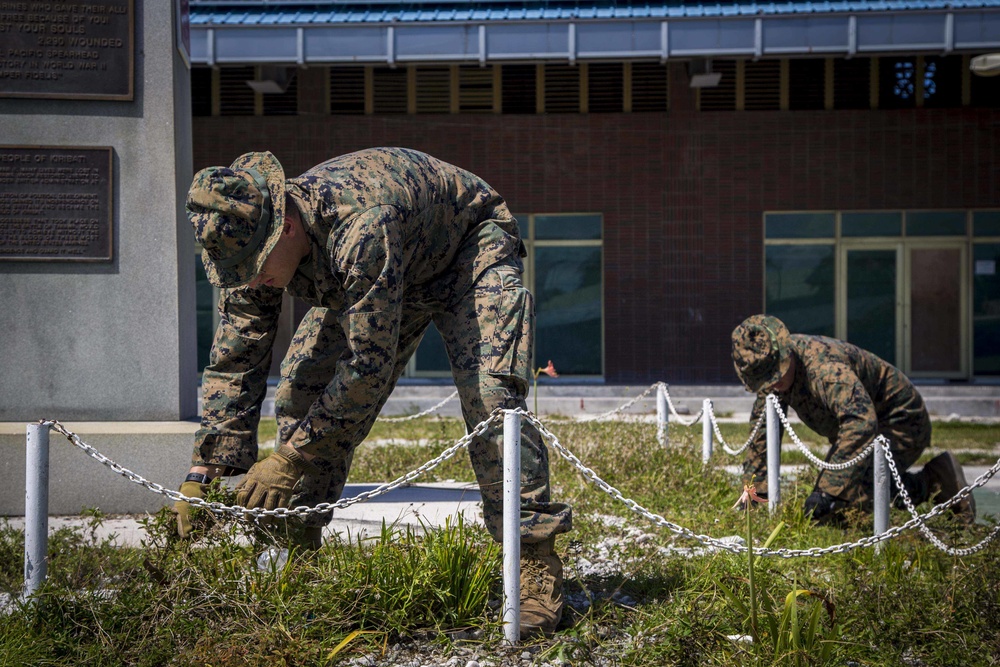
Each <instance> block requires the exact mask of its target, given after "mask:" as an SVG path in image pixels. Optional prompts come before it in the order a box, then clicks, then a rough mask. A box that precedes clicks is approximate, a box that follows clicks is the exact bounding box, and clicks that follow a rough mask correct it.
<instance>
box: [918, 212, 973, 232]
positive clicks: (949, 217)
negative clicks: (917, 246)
mask: <svg viewBox="0 0 1000 667" xmlns="http://www.w3.org/2000/svg"><path fill="white" fill-rule="evenodd" d="M906 235H907V236H965V211H911V212H908V213H907V214H906Z"/></svg>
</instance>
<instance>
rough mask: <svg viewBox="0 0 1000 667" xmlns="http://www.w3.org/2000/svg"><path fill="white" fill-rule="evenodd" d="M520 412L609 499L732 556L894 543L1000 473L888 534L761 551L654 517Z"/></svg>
mask: <svg viewBox="0 0 1000 667" xmlns="http://www.w3.org/2000/svg"><path fill="white" fill-rule="evenodd" d="M516 412H518V413H520V414H521V415H523V416H524V417H526V418H527V419H528V421H530V422H531V423H532V424H534V426H535V428H537V429H538V432H539V433H541V434H542V436H543V437H544V438H545V439H546V442H547V443H548V444H549V446H551V447H552V448H553V449H555V450H556V451H557V452H558V453H559V454H560V455H561V456H562V457H563V458H564V459H566V460H567V461H569V462H570V463H571V464H572V465H573V466H574V467H575V468H576V469H577V470H578V471H579V472H580V473H581V474H582V475H583V476H584V477H586V478H587V479H589V480H590V481H591V482H593V483H594V484H595V485H596V486H597V487H598V488H600V489H601V490H602V491H604V492H605V493H607V494H608V495H609V496H611V497H612V498H614V499H615V500H618V501H619V502H621V503H623V504H624V505H625V506H626V507H628V508H629V509H630V510H632V511H633V512H635V513H636V514H638V515H640V516H642V517H645V518H646V519H648V520H649V521H651V522H653V523H654V524H656V525H658V526H661V527H663V528H666V529H668V530H670V531H671V532H673V533H675V534H677V535H680V536H682V537H686V538H689V539H693V540H696V541H698V542H701V543H702V544H705V545H708V546H711V547H714V548H716V549H719V550H721V551H728V552H730V553H735V554H741V553H746V552H747V550H748V549H751V548H752V549H753V553H754V555H755V556H765V557H778V558H786V559H787V558H802V557H809V558H818V557H820V556H825V555H827V554H834V553H847V552H848V551H851V550H853V549H857V548H863V547H870V546H873V545H876V544H879V543H880V542H885V541H887V540H890V539H892V538H894V537H896V536H897V535H899V534H901V533H903V532H906V531H908V530H911V529H913V528H914V527H916V526H917V525H918V524H920V523H921V522H922V521H925V520H926V519H930V518H933V517H935V516H937V515H939V514H941V513H942V512H944V511H945V510H947V508H948V507H950V506H951V505H952V504H953V503H955V502H958V501H959V500H961V498H963V497H965V496H966V495H968V494H970V493H972V490H973V489H975V488H978V487H980V486H982V485H984V484H985V483H986V482H987V481H989V479H990V478H991V477H992V476H993V475H994V474H995V472H996V471H997V470H1000V461H997V463H996V465H994V467H993V468H992V469H991V470H990V471H988V472H987V473H984V474H983V475H981V476H980V477H979V478H978V479H976V481H975V482H974V483H973V484H970V485H969V486H967V487H966V488H964V489H962V490H961V491H960V492H959V493H958V495H956V497H955V498H952V499H951V500H949V501H948V502H946V503H942V504H941V505H937V506H936V507H934V508H933V509H932V510H930V511H929V512H928V513H927V514H925V515H923V516H922V517H921V516H919V515H918V516H917V517H916V518H913V519H911V520H910V521H907V522H906V523H905V524H903V525H901V526H895V527H893V528H890V529H889V530H887V531H886V532H884V533H879V534H878V535H870V536H868V537H864V538H861V539H860V540H857V541H855V542H843V543H841V544H834V545H831V546H828V547H812V548H809V549H758V548H753V547H747V546H743V545H737V544H733V543H731V542H726V541H723V540H719V539H717V538H714V537H710V536H708V535H700V534H698V533H695V532H694V531H692V530H690V529H688V528H684V527H683V526H680V525H678V524H675V523H672V522H670V521H667V520H666V519H665V518H663V517H662V516H660V515H659V514H654V513H653V512H651V511H649V510H648V509H646V508H645V507H643V506H642V505H640V504H639V503H637V502H636V501H634V500H632V499H630V498H626V497H625V496H624V495H622V493H621V491H619V490H618V489H616V488H615V487H613V486H611V485H610V484H608V483H607V482H606V481H604V480H603V479H601V478H600V477H599V476H598V475H597V473H595V472H594V471H593V470H591V469H590V468H588V467H587V466H585V465H584V464H583V463H582V462H581V461H580V459H578V458H577V457H576V456H575V455H574V454H573V453H572V452H570V451H569V450H568V449H566V447H565V446H563V445H562V444H561V443H560V442H559V439H558V438H557V437H556V436H555V435H554V434H553V433H552V432H551V431H549V430H548V429H547V428H545V426H544V425H543V424H542V423H541V422H540V421H539V420H538V419H536V418H535V417H534V415H532V414H531V413H528V412H525V411H523V410H517V411H516ZM994 532H996V531H994ZM990 539H992V535H991V537H989V538H987V540H986V542H988V541H989V540H990ZM983 546H985V545H983ZM979 548H982V547H979Z"/></svg>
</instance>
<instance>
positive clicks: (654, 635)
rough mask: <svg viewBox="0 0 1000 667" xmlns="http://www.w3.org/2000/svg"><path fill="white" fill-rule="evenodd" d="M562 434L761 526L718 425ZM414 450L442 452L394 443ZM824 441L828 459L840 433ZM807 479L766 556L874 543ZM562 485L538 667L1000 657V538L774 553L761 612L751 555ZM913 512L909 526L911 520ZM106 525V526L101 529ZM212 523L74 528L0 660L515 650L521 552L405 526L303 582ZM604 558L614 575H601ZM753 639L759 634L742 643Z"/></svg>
mask: <svg viewBox="0 0 1000 667" xmlns="http://www.w3.org/2000/svg"><path fill="white" fill-rule="evenodd" d="M730 427H732V431H728V429H729V428H730ZM549 428H550V429H551V430H552V432H553V433H554V434H555V435H556V437H558V439H559V441H560V442H561V443H562V444H563V445H565V446H567V447H568V448H570V449H571V450H572V451H573V452H574V453H575V454H576V455H577V456H578V457H579V458H580V459H581V460H582V461H583V462H584V463H585V464H586V465H588V466H589V467H591V468H593V469H594V470H595V471H597V473H598V474H599V475H600V476H601V477H602V478H603V479H604V480H606V481H607V482H608V483H609V484H610V485H612V486H613V487H615V488H617V489H619V490H620V491H621V492H622V494H623V495H625V496H626V497H627V498H631V499H634V500H635V501H636V502H637V503H639V504H641V505H643V506H645V507H648V508H650V509H651V510H652V511H653V512H656V513H658V514H660V515H662V516H663V517H665V518H666V519H667V520H669V521H671V522H675V523H677V524H680V525H681V526H685V527H689V528H692V529H694V530H695V531H696V532H699V533H705V534H710V535H712V536H715V537H723V536H744V537H745V535H746V534H747V523H746V521H747V516H746V515H745V514H742V513H738V512H734V511H731V510H730V509H729V508H730V506H731V505H732V504H733V502H734V501H735V500H736V498H737V496H738V495H739V490H740V480H739V479H737V478H736V477H734V476H733V475H731V474H728V473H726V472H725V471H724V470H723V469H722V468H721V467H719V466H718V465H716V463H727V464H728V463H732V462H737V461H738V460H739V458H738V457H736V458H733V457H728V456H727V457H724V458H723V457H722V456H718V457H716V459H715V460H714V461H713V465H710V466H707V467H706V466H703V465H702V464H701V459H700V446H701V445H700V440H701V430H700V426H697V427H693V428H689V429H684V428H681V427H679V426H677V425H673V426H671V434H670V435H671V438H670V442H671V444H670V446H669V447H661V446H660V445H659V444H658V443H657V442H656V439H655V427H654V426H653V425H652V424H648V423H628V422H615V423H576V422H553V423H552V424H549ZM747 433H748V428H747V427H746V425H738V424H726V425H724V435H725V436H726V438H727V440H728V439H730V438H732V441H733V442H735V443H737V444H738V443H739V442H741V438H745V437H746V434H747ZM463 434H464V427H463V426H462V425H461V423H460V422H459V421H458V420H455V419H438V418H422V419H419V420H414V421H411V422H402V423H397V424H384V423H381V424H378V425H377V426H376V430H375V431H373V434H372V437H373V438H378V439H379V441H381V442H382V443H383V444H380V445H379V446H370V445H369V446H362V447H361V448H360V449H359V450H358V452H357V455H356V456H355V462H354V467H353V469H352V475H351V477H352V480H356V481H376V480H385V479H391V478H395V477H397V476H399V475H400V474H403V473H405V472H406V471H408V470H411V469H413V468H415V467H417V466H418V465H419V464H421V463H423V462H425V461H426V460H428V459H429V458H432V457H433V456H436V455H437V454H438V453H440V451H441V450H442V449H443V448H444V447H446V446H448V445H450V444H452V443H453V442H454V440H456V439H458V438H459V437H461V436H462V435H463ZM272 437H273V436H272ZM802 437H803V438H804V439H807V441H809V436H808V435H806V434H805V433H803V435H802ZM261 439H262V440H266V439H267V438H266V433H265V432H264V431H263V429H262V433H261ZM403 440H410V441H419V442H420V443H422V444H418V445H412V446H407V445H403V444H392V443H393V442H396V441H403ZM810 442H811V443H812V444H814V445H816V446H817V450H818V449H819V444H820V443H819V439H818V438H815V439H814V440H812V441H810ZM385 443H389V444H385ZM996 443H997V428H996V427H995V426H983V425H974V424H935V427H934V443H933V446H934V447H936V448H953V449H961V450H963V451H965V450H970V449H972V450H976V449H978V450H983V451H988V450H990V448H993V447H995V446H996ZM995 460H996V457H995V456H994V457H993V459H992V460H991V461H990V463H992V462H993V461H995ZM801 477H803V478H804V479H802V480H798V481H793V482H790V483H789V486H788V487H787V489H786V488H784V487H783V497H784V503H783V505H782V506H781V508H780V509H779V512H778V513H777V514H776V515H775V516H773V517H772V516H770V515H769V514H768V512H767V510H766V509H761V508H758V509H754V510H753V511H752V512H751V516H750V517H749V518H750V521H751V522H752V524H751V526H752V532H753V535H754V539H755V543H756V544H757V545H758V546H760V545H762V544H763V543H764V541H765V540H766V539H767V538H768V536H769V535H771V534H772V532H774V530H775V528H776V527H777V526H778V524H779V522H781V523H783V524H784V525H783V526H782V527H781V529H780V530H779V531H778V532H777V535H776V536H775V537H774V542H773V544H772V545H771V546H772V547H775V548H806V547H813V546H827V545H833V544H838V543H841V542H848V541H854V540H857V539H859V538H861V537H863V536H866V535H869V534H870V533H871V518H870V517H869V516H865V515H853V516H851V517H850V518H849V522H848V525H847V526H846V527H844V528H832V527H817V526H814V525H812V524H811V522H810V521H809V520H808V519H807V518H806V517H804V516H803V515H802V511H801V506H802V501H803V500H804V499H805V497H806V495H808V493H809V491H810V489H811V482H812V480H811V479H810V478H809V476H801ZM445 479H455V480H460V481H473V479H474V476H473V473H472V469H471V466H470V465H469V462H468V459H467V456H465V455H462V454H460V455H458V456H456V457H453V458H452V459H451V460H449V461H447V462H445V463H444V464H443V465H442V466H440V467H439V468H437V469H435V470H433V471H431V472H430V473H428V475H427V476H426V477H425V480H424V481H431V480H445ZM552 479H553V497H554V498H555V499H557V500H560V501H566V502H570V503H572V504H573V507H574V530H573V531H572V532H571V533H569V534H567V535H565V536H561V537H560V538H559V540H558V547H559V551H560V552H561V553H562V554H563V555H564V560H565V562H566V584H565V589H566V592H567V596H568V599H569V600H570V602H571V606H570V608H569V609H568V611H567V613H566V618H565V620H564V626H563V627H562V628H561V629H560V631H559V632H558V633H557V634H556V636H555V638H553V639H551V640H546V641H543V642H539V643H538V645H537V646H536V648H535V651H536V652H535V653H534V654H533V655H534V660H535V662H536V663H539V664H541V663H543V662H549V663H554V662H555V661H557V660H562V661H564V662H567V663H569V664H574V665H586V664H622V665H734V664H740V665H774V664H787V665H814V664H831V665H847V664H851V663H854V664H857V665H866V666H889V665H893V666H895V665H913V666H916V665H928V666H929V665H996V664H1000V633H998V632H997V630H996V629H997V627H1000V541H995V542H994V543H993V544H991V545H990V546H989V547H988V548H987V549H985V550H984V551H982V552H980V553H979V554H976V555H974V556H969V557H965V558H955V557H951V556H948V555H946V554H943V553H942V552H940V551H938V550H937V549H935V548H934V547H933V546H932V545H930V544H929V543H928V542H927V541H926V540H925V539H924V538H923V537H922V536H920V535H919V534H918V533H916V532H915V531H912V532H908V533H905V534H904V535H902V536H901V537H898V538H896V539H894V540H892V541H890V542H887V543H885V544H884V545H883V546H882V549H881V550H880V552H879V553H876V552H875V551H874V550H873V549H857V550H852V551H848V552H846V553H841V554H833V555H827V556H823V557H821V558H798V559H788V560H784V559H775V558H757V559H755V560H754V563H753V568H754V582H755V592H754V595H753V596H752V597H751V595H750V591H749V585H748V584H749V581H748V576H749V572H748V567H747V564H748V563H747V557H746V554H743V555H733V554H728V553H714V554H703V555H699V556H695V557H684V556H682V555H679V553H678V551H677V550H678V549H688V548H691V547H697V546H698V545H697V544H696V543H694V542H692V541H690V540H686V539H682V538H678V537H676V536H675V535H673V534H672V533H671V532H669V531H667V530H665V529H663V528H660V527H657V526H656V525H654V524H653V523H652V522H650V521H648V520H646V519H644V518H643V517H640V516H638V515H636V514H634V513H633V512H631V511H630V510H629V509H628V508H627V507H625V506H624V505H623V504H621V503H620V502H618V501H616V500H614V499H612V498H611V497H610V496H609V495H607V494H605V493H602V492H601V491H600V490H599V489H597V488H596V487H595V486H593V485H592V484H591V483H589V482H588V481H586V480H585V479H584V477H583V475H582V474H581V473H580V472H579V471H578V470H577V469H576V468H574V467H572V466H571V465H570V464H569V463H567V462H566V461H565V460H564V459H563V458H562V457H560V456H558V455H556V454H553V457H552ZM218 493H220V494H225V493H226V492H224V491H219V492H218ZM922 509H923V510H926V509H927V507H926V506H924V507H923V508H922ZM906 519H907V516H905V515H904V514H902V513H898V512H895V511H894V512H893V516H892V523H893V525H899V524H901V523H903V522H904V521H905V520H906ZM100 520H101V517H100V515H99V514H96V513H95V514H94V515H93V516H92V518H91V521H92V524H93V526H96V525H97V524H98V523H99V522H100ZM203 520H205V519H204V518H203ZM211 523H214V522H210V521H207V520H206V524H205V525H206V530H205V534H204V537H203V538H202V539H201V540H200V541H199V542H198V543H197V544H196V545H191V544H188V543H181V542H178V541H177V540H175V539H174V538H173V534H172V531H171V518H170V515H169V512H168V511H166V510H164V511H163V512H161V513H160V514H158V515H157V516H155V517H154V518H153V519H151V521H150V524H149V531H150V535H151V537H150V539H149V541H148V543H147V544H146V545H145V546H144V547H143V548H141V549H129V548H118V547H116V546H114V545H113V544H111V543H107V542H104V543H102V542H99V541H98V540H96V539H95V538H94V537H93V533H92V532H90V531H87V530H83V531H77V532H71V531H61V532H60V533H57V534H56V535H54V536H53V539H52V541H51V542H50V549H51V552H50V553H51V562H50V565H49V575H50V577H49V581H48V584H47V586H46V588H45V589H44V591H43V592H42V594H41V596H40V597H39V599H38V600H37V604H36V605H33V606H31V607H28V608H24V609H21V610H20V611H19V612H18V613H14V614H11V615H9V616H6V617H4V618H3V619H2V621H0V664H26V665H63V664H74V665H166V664H175V665H274V664H283V665H334V664H348V663H349V661H350V660H351V659H352V658H357V657H359V655H362V654H374V655H375V656H379V655H384V654H385V652H386V651H387V650H388V649H387V647H389V646H391V645H392V644H395V643H399V642H404V641H418V642H433V643H435V644H437V645H438V646H439V647H443V650H447V649H448V647H449V646H450V645H452V644H451V643H452V642H453V641H456V639H455V638H456V637H457V636H467V633H468V631H469V630H470V629H475V633H474V635H473V636H474V637H476V639H475V640H473V641H474V646H476V647H480V648H481V649H482V650H483V651H484V653H485V654H487V655H490V654H495V655H496V656H502V655H506V654H505V653H504V652H503V649H502V648H501V646H500V639H501V636H502V635H501V628H500V626H499V624H498V622H497V618H496V616H497V611H496V601H497V600H498V599H499V588H500V577H499V567H500V554H499V549H498V547H497V545H495V544H494V543H492V542H491V541H489V540H488V539H487V538H486V537H485V535H484V531H482V529H480V528H478V527H475V526H469V525H465V524H463V523H457V524H453V525H449V526H447V527H446V528H444V529H443V530H439V531H432V532H430V533H429V535H428V536H426V537H422V536H420V535H418V534H415V533H413V532H412V531H406V530H400V529H396V528H394V527H392V526H387V527H385V529H384V530H383V534H382V535H381V536H380V538H379V539H374V540H367V541H358V540H345V541H343V542H340V543H334V544H327V545H325V546H324V548H323V549H321V550H320V551H319V552H313V553H300V552H295V551H293V553H292V556H291V558H290V559H289V561H288V563H287V564H286V565H285V566H284V567H283V568H281V569H279V570H270V569H265V570H264V571H259V570H258V569H257V568H256V567H254V566H253V563H254V560H255V556H256V554H257V553H259V552H260V551H261V549H262V548H263V546H265V545H266V544H268V543H270V542H269V541H270V540H273V539H275V538H276V536H273V535H271V536H269V535H266V534H261V533H259V532H255V531H252V530H248V529H246V528H245V527H242V526H240V525H237V524H232V523H223V524H219V525H215V526H214V527H212V528H210V529H209V528H208V527H207V526H208V525H209V524H211ZM933 526H934V529H935V531H937V532H938V533H939V535H940V536H941V537H942V539H944V540H945V541H946V542H948V543H957V544H962V545H966V544H969V543H973V542H975V541H978V540H979V539H981V538H982V537H983V536H984V535H985V534H986V533H987V532H988V531H989V530H990V526H983V525H976V526H973V527H971V528H965V527H963V526H961V525H959V524H957V523H956V522H954V521H951V520H949V519H948V517H942V518H939V519H937V520H935V521H934V524H933ZM22 555H23V535H22V534H21V533H20V532H19V531H16V530H13V529H11V528H10V527H6V526H0V591H2V592H5V593H7V594H10V595H16V593H17V591H18V590H19V587H20V585H21V577H22V567H23V565H22ZM601 561H603V562H604V563H605V564H606V565H607V564H610V565H611V567H606V568H603V569H601V568H595V567H593V564H594V563H597V562H601ZM752 608H754V609H757V610H758V616H759V625H758V627H757V629H756V631H755V632H754V628H753V627H752V622H751V615H750V613H749V610H750V609H752ZM772 621H773V624H772ZM463 632H464V633H466V634H465V635H458V634H457V633H463ZM752 633H754V634H757V635H758V641H756V642H753V643H747V642H745V641H740V640H739V639H738V637H740V636H743V635H750V634H752ZM345 640H346V643H344V642H345ZM515 655H516V653H515ZM499 659H500V658H499V657H497V660H498V661H499ZM442 662H443V661H442ZM494 664H496V663H494Z"/></svg>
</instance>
